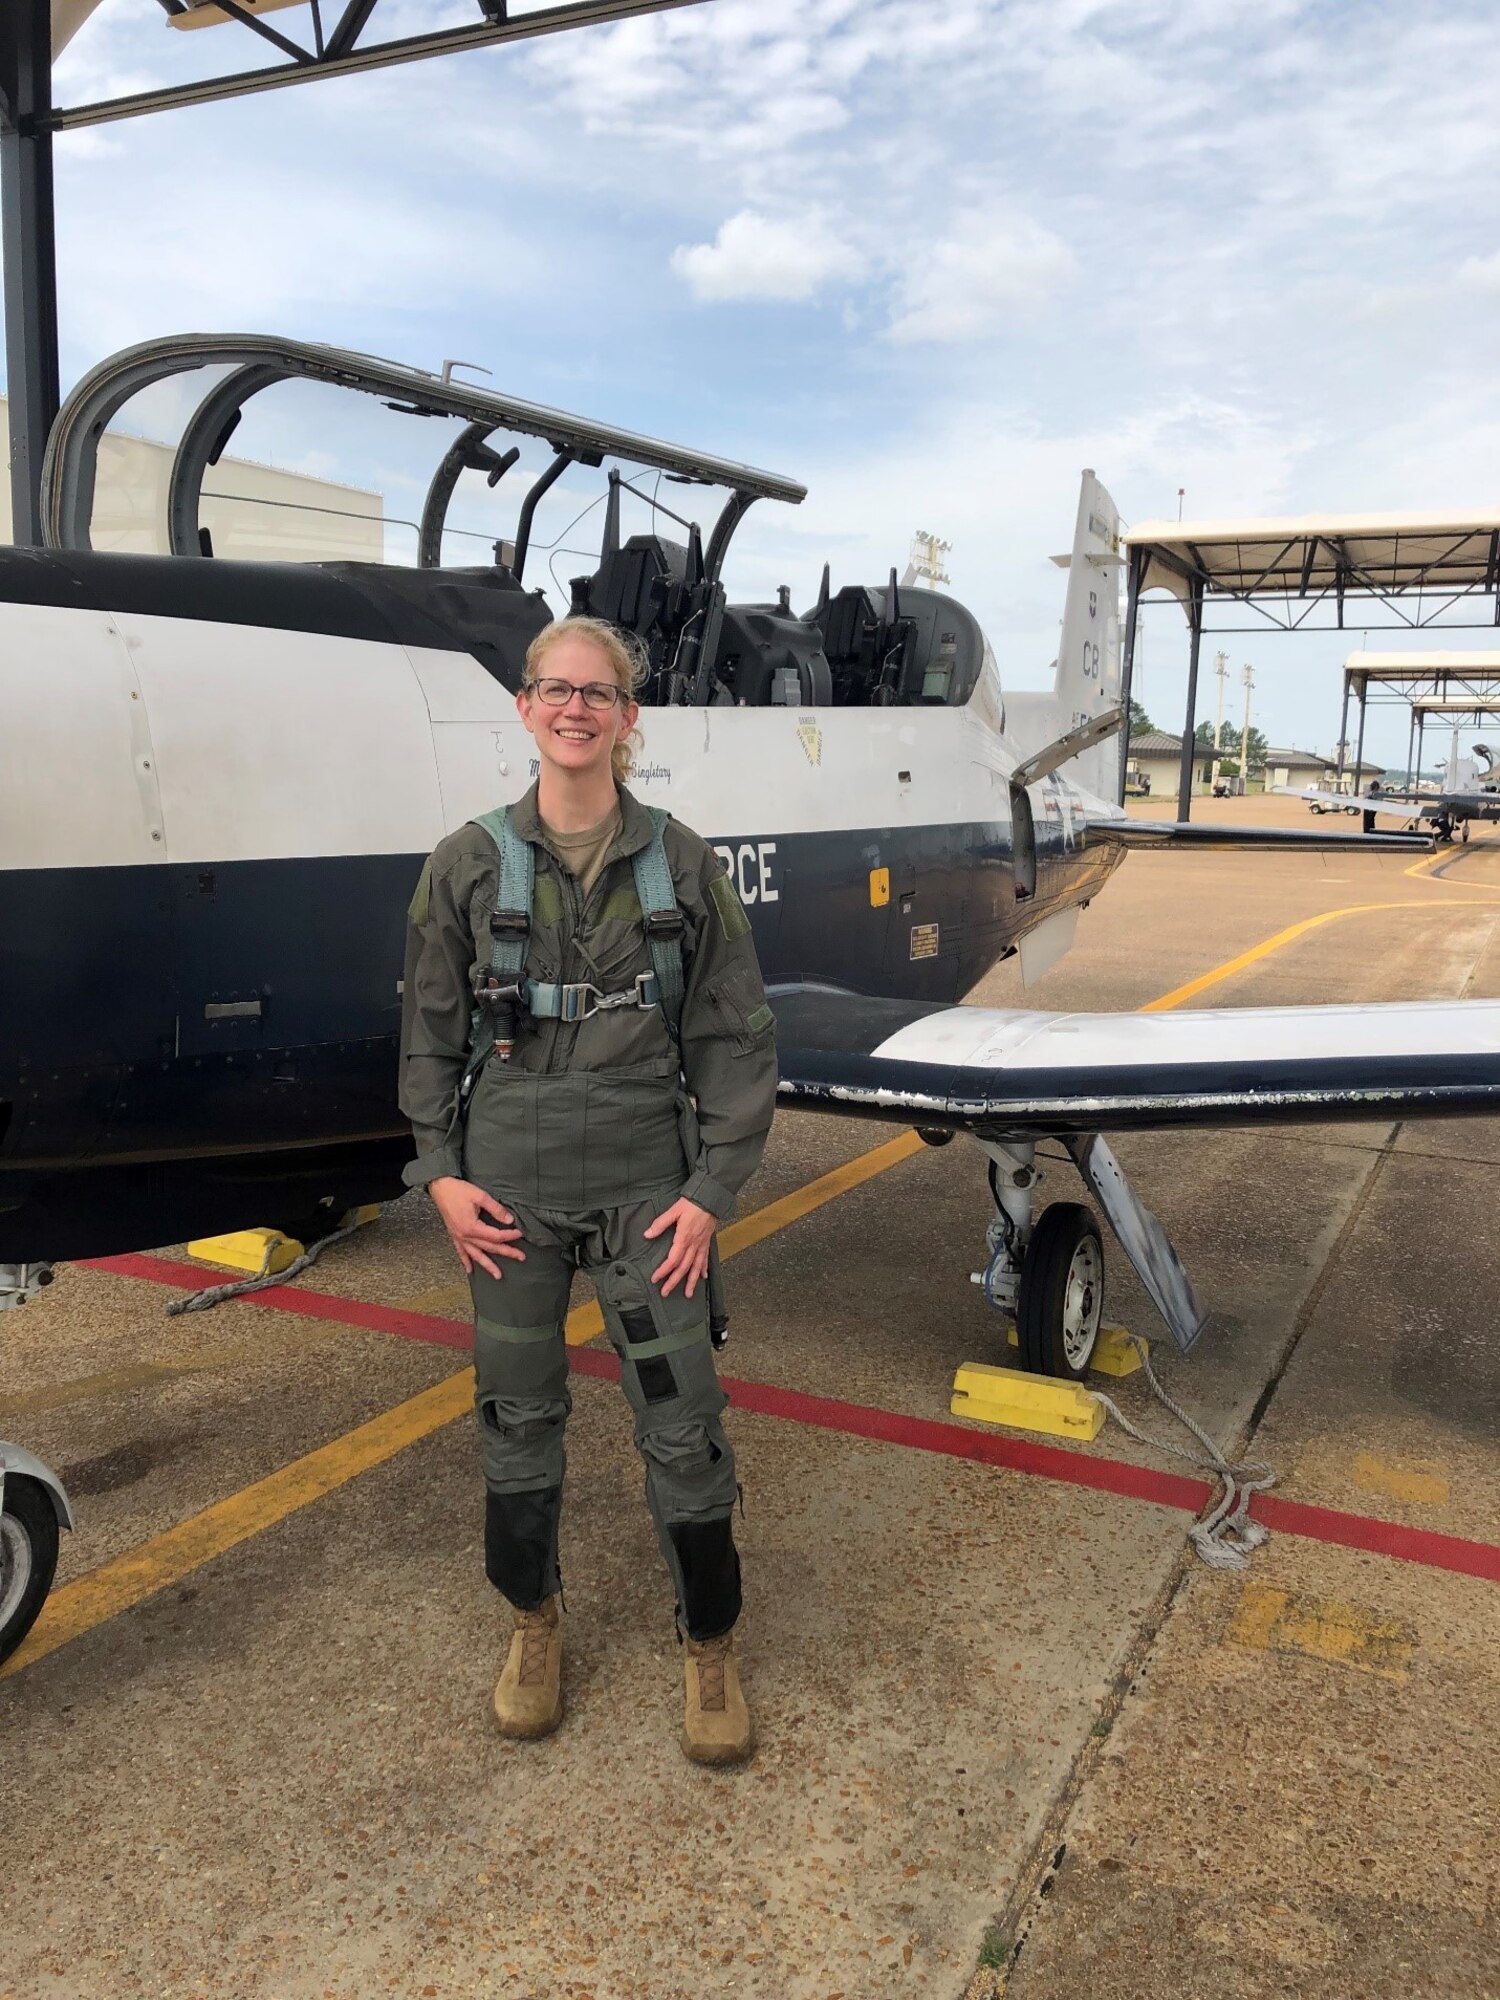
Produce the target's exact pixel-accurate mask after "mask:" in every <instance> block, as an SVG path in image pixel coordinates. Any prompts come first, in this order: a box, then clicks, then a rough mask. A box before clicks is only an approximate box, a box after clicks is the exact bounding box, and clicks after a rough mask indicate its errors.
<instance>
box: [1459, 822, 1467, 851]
mask: <svg viewBox="0 0 1500 2000" xmlns="http://www.w3.org/2000/svg"><path fill="white" fill-rule="evenodd" d="M1458 837H1459V839H1460V840H1461V841H1462V842H1463V844H1464V846H1465V847H1467V846H1468V844H1469V822H1468V821H1467V820H1465V821H1464V822H1463V832H1462V833H1461V834H1460V835H1459V836H1458Z"/></svg>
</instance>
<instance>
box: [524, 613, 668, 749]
mask: <svg viewBox="0 0 1500 2000" xmlns="http://www.w3.org/2000/svg"><path fill="white" fill-rule="evenodd" d="M537 679H538V680H539V681H566V682H567V683H568V684H569V685H570V686H571V687H573V688H575V689H577V690H580V692H577V693H574V694H573V695H571V696H570V697H569V698H568V700H567V701H566V703H564V704H563V705H562V706H560V707H557V708H554V707H552V706H551V704H550V703H548V702H545V701H543V700H542V699H541V697H540V695H539V694H538V693H537V692H536V690H535V689H534V688H532V687H524V688H522V690H521V692H520V693H519V694H518V695H517V696H516V707H517V708H518V709H519V710H520V713H521V720H522V721H523V722H524V723H525V725H526V727H527V728H528V729H529V730H530V731H531V733H532V735H533V736H534V737H535V738H536V747H537V755H538V756H539V757H540V758H541V760H542V762H543V763H544V764H550V765H552V766H553V768H554V769H556V770H558V771H567V772H569V773H571V774H575V775H576V774H578V773H583V772H591V771H594V770H596V769H599V768H601V767H602V768H603V769H604V770H608V769H609V764H610V757H611V754H612V752H613V750H614V747H615V745H616V743H617V742H619V740H620V738H621V737H622V736H626V735H628V734H629V732H630V731H631V730H632V729H633V728H634V727H635V723H636V717H637V715H638V714H639V710H638V708H637V706H636V704H635V703H634V702H633V701H631V700H629V699H628V697H627V698H625V699H623V700H616V701H615V702H614V703H613V705H612V706H611V707H609V708H590V707H589V705H588V703H587V702H586V701H585V700H584V697H583V694H582V692H581V690H582V689H583V688H585V687H587V686H589V685H590V683H594V682H602V683H603V684H604V685H605V686H607V687H612V688H613V687H617V686H618V683H617V681H616V679H615V670H614V665H613V662H612V661H611V660H610V657H609V655H608V654H607V653H605V652H603V651H602V650H601V649H600V648H599V647H598V646H596V645H595V644H594V643H593V641H592V640H591V639H585V638H575V637H572V636H570V637H568V638H565V639H559V640H558V642H557V644H556V645H555V646H553V647H552V648H551V649H550V650H549V651H548V653H547V654H546V656H545V657H544V658H543V660H542V661H541V663H540V671H539V672H538V674H537ZM620 693H621V695H622V696H623V695H624V690H623V689H622V690H620Z"/></svg>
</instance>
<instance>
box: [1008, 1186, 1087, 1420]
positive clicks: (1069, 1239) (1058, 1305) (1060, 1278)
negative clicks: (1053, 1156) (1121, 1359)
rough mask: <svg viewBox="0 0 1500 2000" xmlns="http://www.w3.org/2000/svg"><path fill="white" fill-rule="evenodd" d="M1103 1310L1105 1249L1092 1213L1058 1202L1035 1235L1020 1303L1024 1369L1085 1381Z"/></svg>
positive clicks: (1018, 1316) (1019, 1332)
mask: <svg viewBox="0 0 1500 2000" xmlns="http://www.w3.org/2000/svg"><path fill="white" fill-rule="evenodd" d="M1103 1309H1104V1244H1103V1242H1102V1240H1101V1238H1100V1235H1099V1225H1098V1223H1097V1222H1095V1220H1094V1216H1093V1211H1092V1210H1091V1209H1088V1208H1085V1207H1084V1205H1083V1203H1082V1202H1081V1201H1056V1202H1054V1203H1053V1204H1052V1206H1051V1207H1050V1208H1048V1209H1045V1210H1044V1211H1043V1213H1042V1218H1041V1220H1040V1221H1039V1222H1038V1223H1037V1226H1036V1228H1035V1229H1034V1230H1033V1231H1032V1234H1031V1243H1030V1245H1029V1246H1028V1248H1027V1251H1026V1257H1025V1261H1024V1262H1023V1263H1022V1265H1021V1282H1020V1286H1019V1288H1018V1292H1017V1297H1016V1332H1017V1335H1018V1336H1019V1339H1020V1346H1021V1366H1022V1367H1023V1368H1025V1369H1027V1370H1028V1371H1029V1372H1030V1373H1031V1374H1033V1375H1060V1376H1063V1377H1064V1378H1066V1379H1069V1380H1072V1381H1074V1382H1080V1381H1082V1379H1083V1377H1084V1375H1085V1373H1086V1372H1087V1369H1088V1365H1089V1362H1090V1360H1091V1359H1092V1357H1093V1353H1094V1347H1095V1344H1096V1342H1097V1341H1098V1338H1099V1317H1100V1314H1101V1313H1102V1311H1103Z"/></svg>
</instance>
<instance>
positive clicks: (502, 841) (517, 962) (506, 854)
mask: <svg viewBox="0 0 1500 2000" xmlns="http://www.w3.org/2000/svg"><path fill="white" fill-rule="evenodd" d="M474 825H475V826H477V827H480V828H481V829H482V830H483V831H484V832H485V833H487V834H488V835H489V837H490V839H491V840H492V841H493V842H494V844H495V849H496V852H497V853H498V854H499V856H500V886H499V889H498V891H497V893H496V896H495V915H494V916H493V917H492V918H491V919H490V977H491V979H493V980H494V981H496V982H497V983H498V984H500V985H502V986H507V985H510V984H512V983H513V982H514V981H516V980H518V979H520V977H521V975H522V973H523V972H524V971H525V969H526V947H527V945H528V944H529V943H530V940H531V896H532V886H533V882H534V879H535V863H534V859H533V856H532V852H531V843H530V842H529V841H525V840H522V838H521V836H520V835H519V834H518V833H517V832H516V830H515V828H514V827H513V826H512V825H511V820H510V807H509V806H497V807H496V808H495V810H494V811H493V812H487V813H481V814H480V816H479V818H478V819H476V820H475V821H474ZM497 919H498V920H499V921H497ZM506 919H509V922H508V923H507V922H506V921H505V920H506ZM494 1049H495V1038H494V1034H493V1031H492V1030H489V1028H488V1024H487V1023H486V1020H485V1012H484V1009H483V1008H482V1007H479V1006H476V1007H475V1009H474V1012H473V1015H472V1017H471V1019H470V1023H469V1060H468V1062H467V1063H466V1064H465V1065H464V1073H463V1076H462V1078H461V1079H460V1081H459V1086H458V1094H459V1103H460V1104H463V1103H465V1102H466V1101H467V1098H468V1094H469V1090H470V1088H471V1087H472V1085H473V1082H474V1079H475V1077H476V1076H477V1075H478V1073H479V1071H480V1070H482V1069H483V1068H484V1065H485V1064H486V1063H487V1062H488V1061H489V1059H490V1057H491V1055H493V1053H494Z"/></svg>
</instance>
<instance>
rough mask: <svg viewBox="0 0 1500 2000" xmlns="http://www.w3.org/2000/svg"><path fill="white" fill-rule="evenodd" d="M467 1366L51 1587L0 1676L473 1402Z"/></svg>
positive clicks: (446, 1421)
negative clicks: (95, 1566) (83, 1573)
mask: <svg viewBox="0 0 1500 2000" xmlns="http://www.w3.org/2000/svg"><path fill="white" fill-rule="evenodd" d="M473 1384H474V1371H473V1370H472V1369H471V1368H464V1369H461V1370H460V1371H459V1373H458V1374H456V1375H450V1376H448V1377H447V1378H446V1380H444V1381H442V1382H438V1383H435V1384H434V1385H433V1387H432V1388H430V1389H424V1390H423V1391H422V1392H421V1394H420V1395H417V1396H411V1397H408V1398H407V1400H406V1401H405V1402H404V1403H398V1404H397V1405H396V1407H395V1408H394V1409H393V1410H387V1411H386V1412H385V1413H384V1415H382V1416H378V1417H372V1418H371V1419H370V1421H369V1422H368V1423H366V1424H360V1425H359V1426H358V1427H357V1428H356V1429H355V1430H352V1431H348V1432H346V1433H345V1434H344V1436H343V1437H338V1438H335V1439H334V1440H333V1442H332V1443H331V1444H325V1445H321V1446H319V1448H318V1449H317V1450H316V1451H310V1452H308V1453H307V1454H306V1456H305V1457H302V1458H297V1459H293V1460H292V1462H291V1464H290V1465H284V1466H282V1467H281V1469H280V1471H278V1472H273V1473H271V1474H270V1475H269V1477H267V1478H265V1479H258V1480H257V1481H256V1482H255V1484H254V1485H253V1486H246V1487H243V1488H242V1489H241V1490H240V1491H239V1492H238V1493H231V1494H230V1496H229V1497H228V1499H226V1500H219V1501H216V1502H215V1503H214V1505H213V1506H211V1507H205V1508H204V1509H203V1510H202V1512H201V1513H197V1514H192V1515H190V1516H189V1517H188V1519H187V1520H185V1521H179V1522H178V1524H177V1526H176V1527H175V1528H167V1529H165V1530H163V1532H162V1533H161V1534H159V1535H152V1536H151V1537H150V1538H149V1539H148V1540H147V1541H144V1542H141V1543H140V1544H139V1545H138V1546H137V1547H135V1548H133V1549H130V1550H128V1551H127V1552H126V1554H124V1555H122V1556H116V1557H115V1559H114V1560H113V1562H107V1563H103V1564H101V1565H100V1567H99V1568H98V1569H96V1570H90V1572H89V1573H88V1575H87V1576H80V1577H78V1578H76V1579H75V1580H74V1581H73V1582H72V1583H66V1584H64V1585H63V1587H62V1588H61V1589H60V1590H57V1591H54V1592H53V1594H52V1596H51V1597H50V1598H49V1599H48V1600H47V1603H46V1606H45V1608H44V1609H43V1611H42V1615H41V1617H40V1618H39V1619H38V1620H37V1622H36V1624H35V1625H33V1626H32V1628H31V1631H30V1632H29V1633H28V1635H27V1637H26V1639H25V1641H24V1642H23V1644H22V1645H21V1646H20V1647H19V1648H18V1649H17V1651H16V1652H14V1653H13V1654H12V1655H11V1657H10V1658H9V1659H8V1660H7V1661H6V1663H5V1665H4V1666H3V1667H0V1679H3V1678H4V1677H5V1676H6V1675H7V1674H13V1673H17V1672H19V1671H20V1669H21V1668H22V1667H25V1666H29V1665H30V1664H31V1662H32V1661H33V1660H40V1659H42V1658H44V1657H45V1656H46V1655H47V1654H48V1653H52V1652H55V1651H56V1650H57V1648H58V1647H59V1646H65V1645H66V1644H67V1643H68V1641H69V1640H70V1639H76V1638H79V1637H80V1636H81V1635H82V1634H83V1633H85V1632H88V1631H91V1630H92V1629H93V1627H94V1626H96V1625H102V1624H103V1623H104V1621H105V1620H106V1619H108V1618H113V1617H115V1616H116V1615H117V1614H118V1613H119V1612H121V1611H128V1610H129V1609H130V1607H131V1606H132V1605H134V1604H139V1603H140V1602H141V1600H142V1599H143V1598H147V1597H152V1596H154V1595H155V1594H156V1592H157V1591H159V1590H165V1589H166V1588H167V1586H168V1585H169V1584H173V1583H176V1582H177V1581H178V1579H179V1578H181V1577H184V1576H186V1575H187V1574H188V1573H189V1571H190V1570H195V1569H198V1568H199V1567H200V1566H201V1565H202V1564H204V1563H206V1562H211V1561H212V1560H213V1558H214V1557H215V1556H220V1555H223V1554H224V1552H225V1550H226V1549H232V1548H234V1547H235V1546H236V1544H238V1543H240V1542H244V1541H248V1540H249V1539H250V1537H251V1536H252V1535H258V1534H259V1533H260V1532H261V1531H262V1529H264V1528H270V1527H274V1526H275V1524H276V1523H277V1522H278V1521H282V1520H285V1519H286V1517H287V1515H288V1514H293V1513H295V1512H296V1511H297V1509H298V1508H300V1507H306V1506H307V1505H309V1503H310V1502H312V1501H314V1500H321V1499H322V1498H323V1496H324V1495H325V1494H327V1493H332V1492H333V1491H334V1489H335V1488H336V1487H339V1486H343V1485H345V1484H346V1483H347V1482H348V1481H349V1480H351V1479H353V1478H354V1476H355V1475H356V1473H360V1472H368V1471H369V1469H370V1467H371V1466H372V1465H380V1464H381V1463H383V1461H384V1460H386V1459H388V1458H394V1457H395V1456H396V1454H397V1452H399V1451H404V1450H405V1449H406V1447H407V1446H408V1445H409V1444H415V1443H416V1442H417V1441H418V1439H420V1438H424V1437H427V1436H428V1435H429V1434H430V1433H431V1432H433V1431H435V1430H438V1429H440V1428H441V1426H442V1425H444V1424H450V1423H452V1422H453V1420H454V1418H455V1417H460V1416H462V1415H463V1414H464V1413H465V1412H466V1411H468V1410H470V1409H472V1408H473V1405H474V1386H473Z"/></svg>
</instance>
